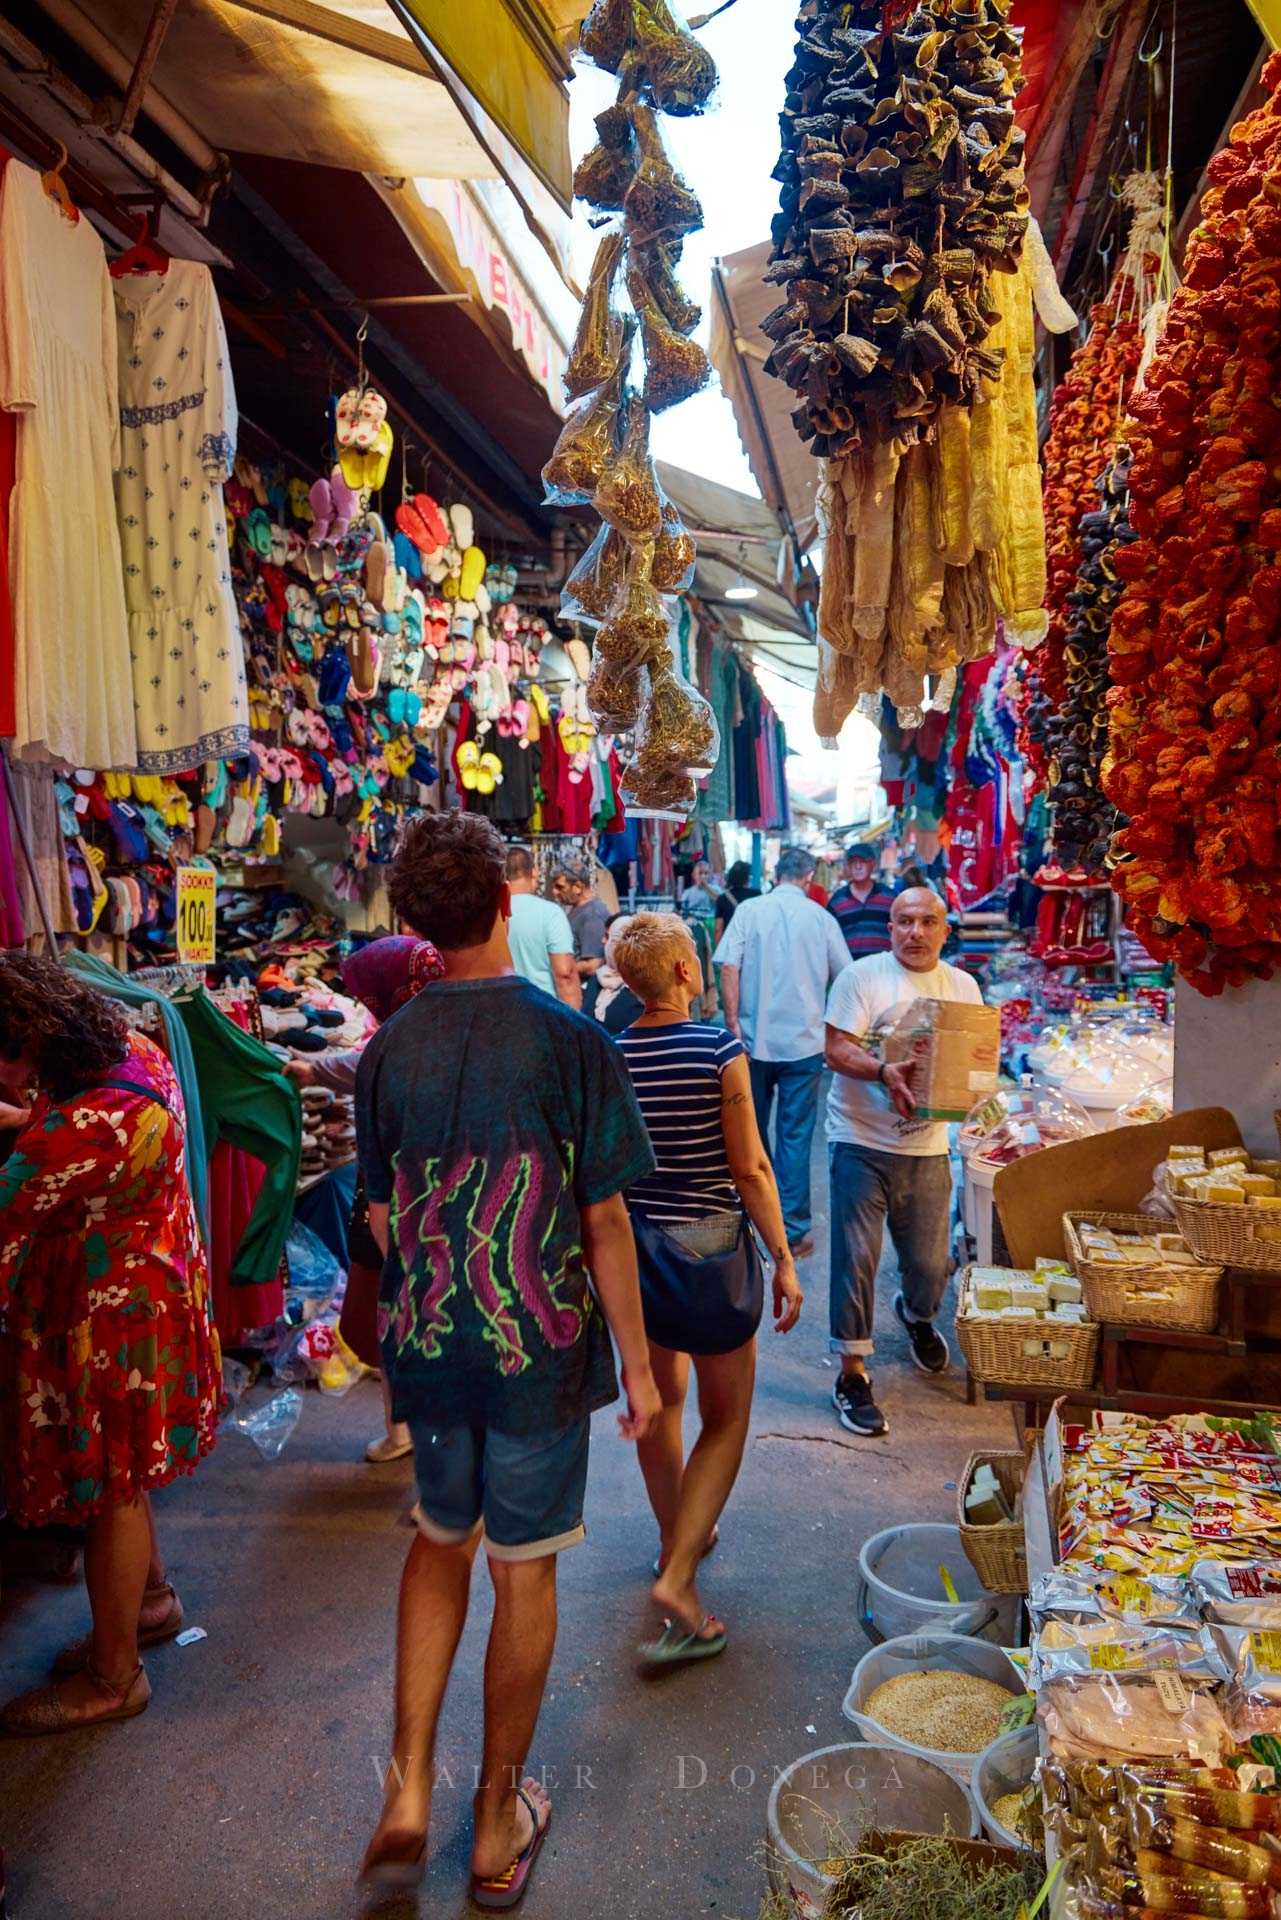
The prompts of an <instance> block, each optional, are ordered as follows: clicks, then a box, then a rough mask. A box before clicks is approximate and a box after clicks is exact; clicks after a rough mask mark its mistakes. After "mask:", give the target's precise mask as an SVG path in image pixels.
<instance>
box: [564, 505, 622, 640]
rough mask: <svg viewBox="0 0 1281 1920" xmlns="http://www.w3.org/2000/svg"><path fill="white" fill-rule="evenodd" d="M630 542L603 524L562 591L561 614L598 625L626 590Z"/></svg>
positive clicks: (586, 623) (587, 623) (606, 617)
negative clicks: (624, 585)
mask: <svg viewBox="0 0 1281 1920" xmlns="http://www.w3.org/2000/svg"><path fill="white" fill-rule="evenodd" d="M627 552H628V549H627V542H626V540H624V538H623V536H622V534H621V533H619V532H618V531H617V530H616V529H615V528H614V527H601V528H599V530H598V531H597V534H596V538H595V539H594V540H593V541H592V543H591V545H590V547H588V549H587V551H586V553H584V554H583V555H582V557H581V559H579V560H578V561H577V562H576V563H575V565H574V568H573V570H572V571H571V573H570V575H569V578H568V579H567V580H566V582H565V584H564V586H563V587H562V588H561V593H560V611H561V617H562V619H565V620H580V621H582V622H583V624H584V625H586V626H592V627H598V626H599V625H600V624H601V622H602V620H607V619H608V618H609V614H610V610H611V608H612V607H613V606H614V604H615V602H616V601H617V600H618V598H619V596H620V594H621V592H622V589H623V576H624V572H625V569H626V566H627Z"/></svg>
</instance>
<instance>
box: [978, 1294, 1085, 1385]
mask: <svg viewBox="0 0 1281 1920" xmlns="http://www.w3.org/2000/svg"><path fill="white" fill-rule="evenodd" d="M968 1287H969V1269H968V1268H967V1269H966V1271H965V1273H964V1274H963V1275H962V1279H961V1297H962V1299H964V1298H965V1294H966V1292H967V1290H968ZM956 1337H957V1340H958V1341H959V1342H960V1347H961V1352H962V1353H963V1354H964V1355H965V1364H966V1365H967V1366H968V1368H969V1370H970V1372H971V1373H972V1374H973V1376H974V1378H975V1379H976V1380H979V1381H983V1380H990V1381H991V1382H992V1384H993V1385H994V1386H1002V1387H1053V1388H1054V1389H1055V1391H1056V1392H1058V1393H1073V1392H1076V1393H1080V1392H1082V1391H1084V1389H1085V1388H1087V1387H1092V1386H1093V1385H1094V1373H1095V1368H1096V1366H1097V1364H1098V1358H1099V1325H1098V1322H1097V1321H1095V1320H1076V1321H1073V1320H1064V1321H1062V1322H1059V1321H1048V1320H987V1319H983V1318H981V1317H978V1316H976V1317H975V1318H973V1319H971V1317H970V1316H969V1315H968V1314H966V1313H964V1312H962V1313H958V1314H957V1316H956Z"/></svg>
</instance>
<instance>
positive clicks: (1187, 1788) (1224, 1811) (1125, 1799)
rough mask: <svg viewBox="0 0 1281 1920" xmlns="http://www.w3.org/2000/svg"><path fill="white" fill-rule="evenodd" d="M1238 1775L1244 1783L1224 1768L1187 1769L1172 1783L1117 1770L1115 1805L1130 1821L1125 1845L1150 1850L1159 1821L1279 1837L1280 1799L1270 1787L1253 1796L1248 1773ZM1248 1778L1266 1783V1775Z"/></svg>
mask: <svg viewBox="0 0 1281 1920" xmlns="http://www.w3.org/2000/svg"><path fill="white" fill-rule="evenodd" d="M1241 1772H1242V1773H1243V1774H1245V1776H1246V1777H1245V1780H1244V1783H1243V1781H1242V1779H1241V1778H1240V1777H1239V1776H1238V1774H1237V1773H1235V1772H1234V1771H1233V1770H1232V1769H1231V1768H1230V1767H1220V1768H1216V1769H1214V1770H1210V1769H1201V1768H1189V1769H1188V1770H1187V1771H1186V1772H1185V1773H1181V1774H1180V1775H1178V1776H1177V1777H1175V1778H1173V1779H1154V1778H1152V1776H1151V1775H1149V1774H1147V1773H1145V1772H1144V1770H1143V1769H1142V1768H1141V1767H1123V1768H1122V1769H1121V1774H1120V1778H1119V1780H1118V1781H1117V1802H1118V1805H1119V1806H1121V1807H1122V1808H1123V1809H1124V1810H1125V1812H1126V1814H1127V1817H1128V1818H1129V1819H1130V1821H1131V1827H1130V1833H1131V1839H1132V1840H1133V1841H1134V1843H1135V1844H1136V1845H1137V1846H1149V1845H1151V1844H1152V1839H1153V1833H1154V1828H1155V1825H1156V1823H1157V1822H1159V1821H1160V1820H1162V1819H1171V1820H1195V1821H1197V1822H1198V1823H1199V1824H1200V1825H1201V1826H1203V1827H1224V1828H1227V1829H1228V1831H1230V1832H1247V1833H1279V1834H1281V1794H1279V1793H1278V1792H1277V1791H1276V1788H1275V1783H1274V1784H1273V1786H1271V1787H1270V1788H1269V1789H1268V1790H1267V1791H1266V1792H1263V1791H1258V1790H1256V1783H1255V1781H1254V1780H1253V1779H1252V1778H1251V1770H1247V1769H1245V1768H1243V1769H1242V1770H1241ZM1252 1772H1253V1773H1254V1774H1260V1775H1262V1776H1263V1777H1264V1778H1265V1779H1266V1778H1267V1775H1268V1772H1269V1770H1268V1769H1266V1768H1254V1769H1253V1770H1252Z"/></svg>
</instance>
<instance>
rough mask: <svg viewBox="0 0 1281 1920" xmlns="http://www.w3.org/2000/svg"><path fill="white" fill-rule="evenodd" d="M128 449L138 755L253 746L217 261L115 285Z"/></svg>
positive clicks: (156, 766)
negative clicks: (235, 559) (235, 563)
mask: <svg viewBox="0 0 1281 1920" xmlns="http://www.w3.org/2000/svg"><path fill="white" fill-rule="evenodd" d="M114 284H115V295H116V308H117V312H118V315H119V322H120V328H119V331H120V425H121V436H120V437H121V460H120V468H119V472H118V473H117V475H116V503H117V507H118V510H119V516H120V545H121V549H122V551H123V553H124V569H125V596H126V599H127V601H128V604H129V645H130V651H131V653H132V656H133V698H134V706H135V709H136V711H137V725H138V764H139V765H140V766H141V767H143V768H145V770H146V771H147V772H148V773H180V772H182V771H184V770H185V769H186V768H188V767H197V766H200V765H201V764H202V763H203V762H204V761H206V760H229V759H234V758H235V757H236V756H238V755H239V754H242V753H247V752H248V750H249V703H248V699H247V695H246V688H245V655H244V647H243V645H242V642H241V638H240V618H239V615H238V614H237V611H236V601H235V596H234V594H233V592H232V587H231V561H230V558H229V555H228V551H227V519H226V510H225V508H224V505H223V496H222V489H223V483H224V481H226V480H227V479H228V478H229V477H230V474H231V469H232V463H233V461H234V460H235V457H236V394H235V388H234V386H233V384H232V378H231V362H230V360H229V358H228V355H227V337H226V334H225V333H224V332H223V325H222V314H221V312H220V311H219V308H218V296H217V294H216V292H215V291H214V284H213V281H212V280H211V279H210V277H209V269H208V267H206V266H202V265H201V264H200V262H199V261H196V260H171V261H170V262H169V266H168V269H167V270H166V271H165V272H164V273H141V274H133V273H129V274H125V275H124V276H123V277H122V278H121V279H119V280H117V281H116V282H115V283H114Z"/></svg>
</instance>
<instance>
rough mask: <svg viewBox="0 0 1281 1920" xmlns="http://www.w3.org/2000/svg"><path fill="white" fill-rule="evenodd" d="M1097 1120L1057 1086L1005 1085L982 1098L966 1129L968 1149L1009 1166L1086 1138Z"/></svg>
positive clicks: (963, 1137) (964, 1141)
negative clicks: (1048, 1148)
mask: <svg viewBox="0 0 1281 1920" xmlns="http://www.w3.org/2000/svg"><path fill="white" fill-rule="evenodd" d="M1093 1132H1094V1123H1093V1121H1092V1120H1091V1119H1090V1116H1089V1114H1088V1113H1087V1112H1086V1111H1085V1108H1084V1107H1083V1106H1081V1105H1080V1103H1079V1102H1078V1101H1076V1100H1074V1099H1072V1098H1071V1096H1070V1095H1068V1094H1065V1093H1060V1092H1058V1091H1057V1090H1056V1089H1055V1088H1053V1087H1037V1086H1022V1087H1017V1088H1003V1089H1002V1090H1001V1091H1000V1092H998V1093H995V1094H990V1095H988V1096H987V1098H986V1099H983V1100H980V1101H978V1102H977V1103H976V1105H975V1106H974V1107H973V1108H972V1109H971V1111H970V1113H969V1114H968V1115H967V1116H966V1119H965V1122H964V1125H963V1126H962V1129H961V1141H962V1147H963V1149H964V1148H965V1147H966V1146H968V1147H969V1149H970V1151H972V1152H973V1153H974V1155H975V1156H976V1158H978V1159H980V1160H983V1161H986V1162H988V1163H990V1164H991V1165H993V1166H999V1167H1004V1166H1008V1165H1009V1164H1010V1163H1011V1161H1014V1160H1022V1159H1024V1158H1025V1157H1026V1156H1027V1155H1028V1154H1029V1153H1039V1152H1040V1150H1041V1148H1042V1147H1054V1146H1059V1145H1061V1144H1062V1143H1063V1142H1064V1141H1065V1140H1084V1139H1085V1138H1086V1136H1087V1135H1089V1134H1091V1133H1093Z"/></svg>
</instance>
